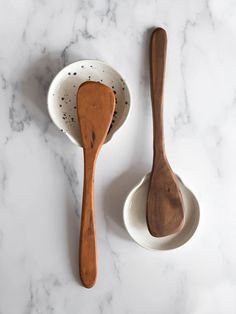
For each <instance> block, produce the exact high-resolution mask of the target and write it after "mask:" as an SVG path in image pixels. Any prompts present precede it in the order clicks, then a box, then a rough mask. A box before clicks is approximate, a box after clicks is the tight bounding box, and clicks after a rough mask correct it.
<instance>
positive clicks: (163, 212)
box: [147, 28, 184, 237]
mask: <svg viewBox="0 0 236 314" xmlns="http://www.w3.org/2000/svg"><path fill="white" fill-rule="evenodd" d="M150 44H151V45H150V73H151V82H150V83H151V97H152V112H153V130H154V132H153V133H154V140H153V144H154V158H153V167H152V172H151V178H150V185H149V190H148V198H147V224H148V229H149V231H150V233H151V235H153V236H155V237H163V236H167V235H170V234H173V233H175V232H177V231H179V230H180V229H181V228H182V226H183V222H184V211H183V201H182V195H181V193H180V190H179V188H178V185H177V180H176V177H175V175H174V173H173V172H172V170H171V168H170V165H169V163H168V161H167V158H166V155H165V148H164V139H163V85H164V72H165V62H166V46H167V35H166V32H165V30H164V29H162V28H157V29H155V30H154V32H153V33H152V37H151V43H150Z"/></svg>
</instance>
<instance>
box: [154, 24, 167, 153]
mask: <svg viewBox="0 0 236 314" xmlns="http://www.w3.org/2000/svg"><path fill="white" fill-rule="evenodd" d="M166 46H167V35H166V32H165V30H164V29H162V28H157V29H155V30H154V31H153V33H152V37H151V46H150V74H151V77H150V81H151V82H150V83H151V97H152V111H153V133H154V139H153V145H154V159H155V157H157V155H158V156H159V157H160V156H164V155H165V151H164V140H163V103H162V100H163V87H164V73H165V62H166Z"/></svg>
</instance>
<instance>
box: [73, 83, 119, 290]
mask: <svg viewBox="0 0 236 314" xmlns="http://www.w3.org/2000/svg"><path fill="white" fill-rule="evenodd" d="M114 109H115V96H114V93H113V91H112V89H110V88H109V87H107V86H106V85H104V84H101V83H98V82H92V81H91V82H85V83H83V84H82V85H81V86H80V87H79V89H78V93H77V114H78V119H79V124H80V131H81V139H82V145H83V151H84V189H83V206H82V220H81V229H80V250H79V267H80V278H81V281H82V283H83V285H84V286H85V287H86V288H91V287H92V286H93V285H94V284H95V281H96V277H97V255H96V234H95V220H94V173H95V163H96V159H97V156H98V153H99V151H100V149H101V147H102V144H103V143H104V141H105V139H106V135H107V133H108V130H109V127H110V124H111V122H112V117H113V113H114Z"/></svg>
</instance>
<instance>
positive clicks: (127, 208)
mask: <svg viewBox="0 0 236 314" xmlns="http://www.w3.org/2000/svg"><path fill="white" fill-rule="evenodd" d="M149 178H150V174H147V175H146V176H145V177H144V178H143V179H142V180H141V182H140V183H139V184H138V185H137V186H136V187H135V188H134V189H133V190H132V191H131V192H130V194H129V195H128V197H127V199H126V201H125V205H124V211H123V219H124V224H125V227H126V230H127V231H128V233H129V234H130V236H131V237H132V238H133V240H134V241H135V242H137V243H138V244H139V245H141V246H142V247H144V248H146V249H153V250H170V249H175V248H177V247H179V246H181V245H183V244H184V243H186V242H187V241H188V240H189V239H190V238H191V237H192V236H193V234H194V232H195V230H196V228H197V226H198V223H199V218H200V209H199V204H198V201H197V199H196V198H195V196H194V195H193V193H192V192H191V191H190V190H189V189H188V188H187V187H186V186H185V185H184V184H183V182H182V181H181V179H180V178H179V177H178V176H177V180H178V184H179V188H180V191H181V193H182V196H183V203H184V215H185V223H184V227H183V229H182V230H181V231H179V232H177V233H175V234H173V235H170V236H166V237H162V238H156V237H153V236H152V235H151V234H150V233H149V231H148V227H147V222H146V202H147V192H148V186H149Z"/></svg>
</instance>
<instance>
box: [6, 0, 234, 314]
mask: <svg viewBox="0 0 236 314" xmlns="http://www.w3.org/2000/svg"><path fill="white" fill-rule="evenodd" d="M235 4H236V3H235V2H234V1H232V0H226V1H213V0H208V1H207V0H206V1H193V0H190V1H189V0H180V1H171V0H165V1H164V0H160V1H154V0H153V1H152V0H148V1H140V0H139V1H134V0H128V1H119V2H118V1H113V0H106V1H105V0H104V1H103V0H99V1H93V0H91V1H82V0H81V1H76V0H71V1H65V0H60V1H56V0H52V1H45V0H38V1H36V0H34V1H30V0H22V1H2V2H1V10H0V40H1V45H0V102H1V106H0V130H1V132H0V313H1V314H23V313H24V314H26V313H30V314H39V313H40V314H41V313H42V314H49V313H50V314H51V313H56V314H61V313H63V314H64V313H69V314H75V313H76V314H77V313H79V314H90V313H91V314H96V313H103V314H123V313H124V314H146V313H148V314H225V313H227V314H234V313H236V299H235V291H236V267H235V265H236V249H235V243H234V239H235V235H236V208H235V194H236V176H235V174H236V135H235V134H236V79H235V77H236V5H235ZM154 26H162V27H164V28H165V29H166V30H167V32H168V39H169V42H168V55H167V70H166V83H165V118H164V123H165V142H166V150H167V154H168V158H169V161H170V163H171V166H172V168H173V169H174V171H175V172H176V173H177V174H178V175H180V176H181V178H182V179H183V181H184V182H185V183H186V184H187V186H188V187H190V189H191V190H192V191H193V192H194V194H195V195H196V196H197V198H198V201H199V204H200V208H201V221H200V224H199V227H198V229H197V232H196V233H195V235H194V237H193V238H192V239H191V240H190V241H189V242H188V243H186V244H185V245H184V246H182V247H180V248H178V249H177V250H172V251H168V252H155V251H147V250H145V249H143V248H141V247H139V246H138V245H137V244H136V243H134V242H133V241H132V240H131V238H130V237H129V235H128V234H127V232H126V231H125V228H124V226H123V222H122V207H123V203H124V200H125V198H126V196H127V194H128V193H129V191H130V190H131V189H132V187H133V186H134V185H135V184H136V183H137V182H138V181H139V180H140V179H141V178H142V177H143V175H144V174H146V173H148V172H149V171H150V169H151V163H152V117H151V103H150V93H149V60H148V56H149V54H148V46H149V38H150V29H151V28H153V27H154ZM89 58H91V59H100V60H103V61H106V62H107V63H109V64H111V65H112V66H114V67H115V68H116V69H117V70H118V71H119V72H120V73H121V74H122V76H123V77H124V78H125V79H126V81H127V83H128V85H129V87H130V90H131V93H132V108H131V112H130V115H129V118H128V120H127V122H126V124H125V125H124V126H123V127H122V128H121V129H120V130H119V132H117V134H116V135H115V136H114V137H113V139H112V141H111V142H109V144H107V145H105V146H104V148H103V149H102V152H101V155H100V157H99V160H98V164H97V176H96V191H95V201H96V222H97V238H98V250H99V276H98V280H97V284H96V286H95V287H94V288H92V289H90V290H87V289H85V288H83V287H82V286H81V284H80V282H79V280H78V266H77V255H78V253H77V252H78V240H79V225H80V213H81V195H82V185H83V178H82V173H83V155H82V150H81V148H78V147H76V146H75V145H73V144H72V143H71V142H70V141H69V140H68V138H67V137H66V136H65V135H64V134H62V133H61V132H60V131H58V130H57V129H56V127H55V126H54V125H53V123H52V121H51V120H50V118H49V115H48V112H47V105H46V93H47V89H48V86H49V83H50V82H51V80H52V78H53V77H54V76H55V74H56V73H57V72H58V71H59V70H60V69H62V68H63V67H64V66H65V65H67V64H69V63H71V62H73V61H76V60H80V59H89Z"/></svg>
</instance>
